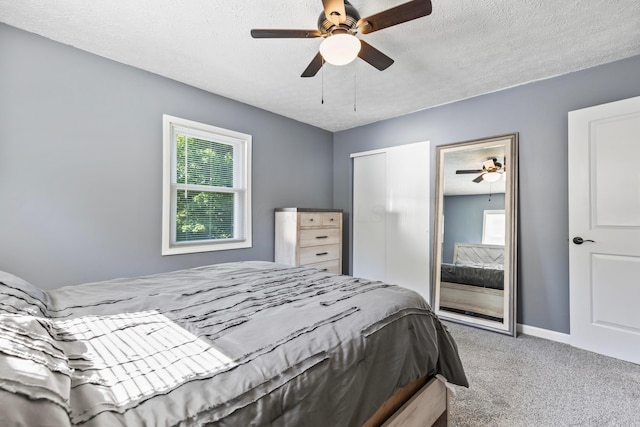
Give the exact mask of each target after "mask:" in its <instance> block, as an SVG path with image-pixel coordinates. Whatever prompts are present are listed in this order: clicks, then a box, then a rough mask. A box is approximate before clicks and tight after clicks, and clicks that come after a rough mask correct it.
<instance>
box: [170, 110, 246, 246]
mask: <svg viewBox="0 0 640 427" xmlns="http://www.w3.org/2000/svg"><path fill="white" fill-rule="evenodd" d="M163 139H164V167H163V169H164V177H163V181H164V182H163V209H162V227H163V232H162V255H173V254H184V253H193V252H206V251H217V250H226V249H238V248H249V247H251V135H246V134H243V133H239V132H234V131H230V130H227V129H221V128H217V127H214V126H210V125H206V124H202V123H197V122H193V121H190V120H185V119H180V118H177V117H172V116H168V115H164V116H163Z"/></svg>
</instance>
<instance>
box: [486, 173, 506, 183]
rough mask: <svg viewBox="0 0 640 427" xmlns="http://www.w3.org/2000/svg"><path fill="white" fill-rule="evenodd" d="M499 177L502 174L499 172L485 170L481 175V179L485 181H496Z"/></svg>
mask: <svg viewBox="0 0 640 427" xmlns="http://www.w3.org/2000/svg"><path fill="white" fill-rule="evenodd" d="M500 178H502V174H501V173H500V172H487V173H485V174H484V175H482V179H483V180H484V181H487V182H496V181H498V180H499V179H500Z"/></svg>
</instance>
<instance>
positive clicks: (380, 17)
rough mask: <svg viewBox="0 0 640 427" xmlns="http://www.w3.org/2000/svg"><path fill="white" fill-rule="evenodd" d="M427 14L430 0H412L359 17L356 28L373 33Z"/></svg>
mask: <svg viewBox="0 0 640 427" xmlns="http://www.w3.org/2000/svg"><path fill="white" fill-rule="evenodd" d="M429 14H431V1H430V0H412V1H410V2H407V3H403V4H401V5H399V6H396V7H392V8H391V9H387V10H385V11H383V12H380V13H376V14H375V15H371V16H369V17H367V18H362V19H360V20H359V21H358V29H359V31H360V33H362V34H368V33H373V32H374V31H378V30H382V29H383V28H388V27H392V26H394V25H398V24H402V23H403V22H407V21H412V20H414V19H417V18H422V17H423V16H427V15H429Z"/></svg>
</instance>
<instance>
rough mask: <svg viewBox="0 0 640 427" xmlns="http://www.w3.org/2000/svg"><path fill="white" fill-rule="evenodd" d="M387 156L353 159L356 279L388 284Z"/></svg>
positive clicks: (354, 264)
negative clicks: (385, 281) (386, 270)
mask: <svg viewBox="0 0 640 427" xmlns="http://www.w3.org/2000/svg"><path fill="white" fill-rule="evenodd" d="M386 170H387V166H386V154H385V153H379V154H371V155H365V156H361V157H355V158H354V159H353V229H354V232H353V276H355V277H362V278H365V279H370V280H385V277H386V274H385V265H386V236H387V233H386V206H387V191H386V182H387V176H386Z"/></svg>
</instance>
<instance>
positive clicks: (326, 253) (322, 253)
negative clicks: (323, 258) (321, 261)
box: [316, 252, 329, 256]
mask: <svg viewBox="0 0 640 427" xmlns="http://www.w3.org/2000/svg"><path fill="white" fill-rule="evenodd" d="M320 255H329V252H320V253H319V254H316V256H320Z"/></svg>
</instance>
